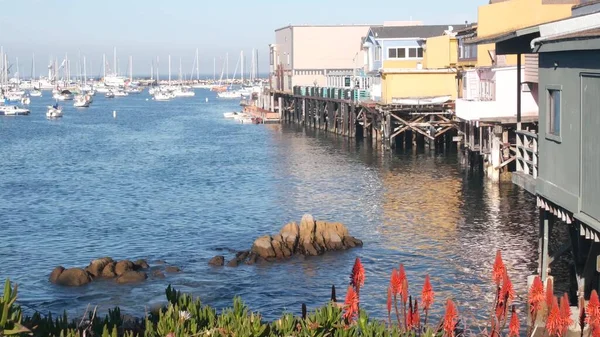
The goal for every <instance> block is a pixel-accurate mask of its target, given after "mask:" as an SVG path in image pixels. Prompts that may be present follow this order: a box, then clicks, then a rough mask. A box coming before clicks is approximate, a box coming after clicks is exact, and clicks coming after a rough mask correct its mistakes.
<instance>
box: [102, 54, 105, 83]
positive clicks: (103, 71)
mask: <svg viewBox="0 0 600 337" xmlns="http://www.w3.org/2000/svg"><path fill="white" fill-rule="evenodd" d="M105 78H106V54H102V80H103V81H104V79H105Z"/></svg>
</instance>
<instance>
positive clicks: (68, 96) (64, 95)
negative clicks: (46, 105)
mask: <svg viewBox="0 0 600 337" xmlns="http://www.w3.org/2000/svg"><path fill="white" fill-rule="evenodd" d="M52 98H54V99H55V100H57V101H72V100H73V94H72V93H71V92H70V91H69V90H63V91H61V92H60V93H55V94H54V95H53V96H52Z"/></svg>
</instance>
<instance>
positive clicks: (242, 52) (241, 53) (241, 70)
mask: <svg viewBox="0 0 600 337" xmlns="http://www.w3.org/2000/svg"><path fill="white" fill-rule="evenodd" d="M240 64H241V68H240V74H241V80H242V85H243V84H244V51H243V50H242V51H241V52H240Z"/></svg>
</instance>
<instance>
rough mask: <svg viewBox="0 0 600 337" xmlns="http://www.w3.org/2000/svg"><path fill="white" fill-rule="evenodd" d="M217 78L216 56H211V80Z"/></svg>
mask: <svg viewBox="0 0 600 337" xmlns="http://www.w3.org/2000/svg"><path fill="white" fill-rule="evenodd" d="M216 80H217V58H216V57H213V82H214V81H216Z"/></svg>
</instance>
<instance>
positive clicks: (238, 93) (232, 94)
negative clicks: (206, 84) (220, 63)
mask: <svg viewBox="0 0 600 337" xmlns="http://www.w3.org/2000/svg"><path fill="white" fill-rule="evenodd" d="M243 62H244V52H243V51H242V52H241V53H240V58H239V59H238V63H237V64H236V66H235V71H234V72H233V78H232V79H231V83H230V85H229V87H228V88H227V90H226V91H223V92H219V93H218V94H217V96H218V97H219V98H226V99H234V98H238V99H239V98H242V96H244V93H245V92H244V91H243V90H233V82H234V80H235V75H236V73H237V70H238V66H239V65H240V63H242V67H241V68H242V72H241V73H242V75H241V79H242V82H243V80H244V75H243V71H244V66H243Z"/></svg>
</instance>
